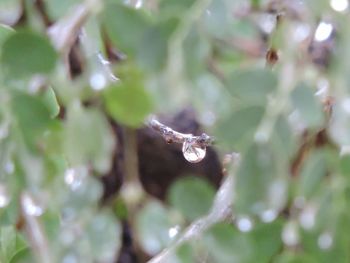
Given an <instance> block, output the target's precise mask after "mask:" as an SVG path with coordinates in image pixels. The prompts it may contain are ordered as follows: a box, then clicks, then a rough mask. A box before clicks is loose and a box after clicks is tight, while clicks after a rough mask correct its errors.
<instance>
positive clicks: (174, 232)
mask: <svg viewBox="0 0 350 263" xmlns="http://www.w3.org/2000/svg"><path fill="white" fill-rule="evenodd" d="M179 230H180V227H179V226H174V227H171V228H169V230H168V235H169V237H170V239H173V238H175V237H176V235H177V234H178V233H179Z"/></svg>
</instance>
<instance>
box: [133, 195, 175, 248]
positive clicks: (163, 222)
mask: <svg viewBox="0 0 350 263" xmlns="http://www.w3.org/2000/svg"><path fill="white" fill-rule="evenodd" d="M171 227H172V225H171V221H170V217H169V214H168V211H167V210H166V209H165V208H164V207H163V206H162V205H161V204H160V203H158V202H155V201H152V202H148V203H147V204H146V205H145V206H144V207H143V208H142V210H141V211H140V212H139V213H138V214H137V218H136V231H137V232H136V234H137V237H138V240H139V242H140V245H141V246H142V248H143V250H144V251H145V252H146V253H148V254H149V255H154V254H156V253H158V252H159V251H161V250H162V249H163V248H165V247H166V246H168V245H169V244H170V242H171V238H170V237H169V229H170V228H171Z"/></svg>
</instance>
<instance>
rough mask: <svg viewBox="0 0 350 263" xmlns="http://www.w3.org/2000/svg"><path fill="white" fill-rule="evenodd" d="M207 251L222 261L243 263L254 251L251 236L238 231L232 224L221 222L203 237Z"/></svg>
mask: <svg viewBox="0 0 350 263" xmlns="http://www.w3.org/2000/svg"><path fill="white" fill-rule="evenodd" d="M201 240H202V242H203V244H204V247H205V248H206V251H208V253H209V255H211V256H212V258H213V259H214V260H211V262H220V263H236V262H237V263H242V262H246V261H247V259H249V257H250V256H251V254H252V253H254V250H253V247H252V243H251V240H249V236H248V235H245V234H242V233H240V232H238V231H237V230H236V229H235V228H233V226H232V225H230V224H224V223H219V224H216V225H214V226H213V227H211V228H210V229H209V230H208V231H207V232H206V233H205V234H204V235H203V237H202V239H201Z"/></svg>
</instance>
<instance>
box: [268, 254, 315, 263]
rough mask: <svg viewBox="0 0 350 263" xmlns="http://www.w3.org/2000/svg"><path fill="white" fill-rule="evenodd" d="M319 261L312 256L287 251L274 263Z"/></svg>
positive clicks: (309, 262) (313, 262)
mask: <svg viewBox="0 0 350 263" xmlns="http://www.w3.org/2000/svg"><path fill="white" fill-rule="evenodd" d="M317 262H318V261H317V260H316V259H314V258H313V257H312V256H310V255H307V254H305V253H299V254H294V253H292V252H289V251H286V252H283V253H282V254H281V255H279V256H278V257H276V258H275V260H274V261H273V263H317Z"/></svg>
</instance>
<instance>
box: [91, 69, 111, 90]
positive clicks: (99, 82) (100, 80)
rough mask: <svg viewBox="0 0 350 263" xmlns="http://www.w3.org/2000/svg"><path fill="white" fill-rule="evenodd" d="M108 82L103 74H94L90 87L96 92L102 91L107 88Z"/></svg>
mask: <svg viewBox="0 0 350 263" xmlns="http://www.w3.org/2000/svg"><path fill="white" fill-rule="evenodd" d="M106 85H107V80H106V77H105V76H104V75H103V74H102V73H98V72H96V73H93V74H92V75H91V77H90V86H91V87H92V88H93V89H94V90H102V89H104V88H105V87H106Z"/></svg>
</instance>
